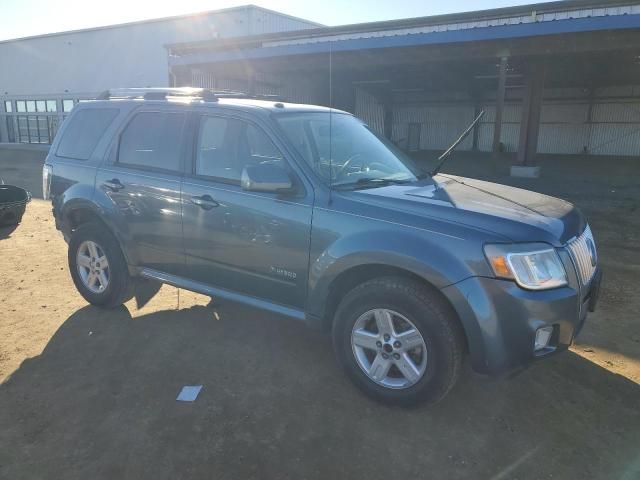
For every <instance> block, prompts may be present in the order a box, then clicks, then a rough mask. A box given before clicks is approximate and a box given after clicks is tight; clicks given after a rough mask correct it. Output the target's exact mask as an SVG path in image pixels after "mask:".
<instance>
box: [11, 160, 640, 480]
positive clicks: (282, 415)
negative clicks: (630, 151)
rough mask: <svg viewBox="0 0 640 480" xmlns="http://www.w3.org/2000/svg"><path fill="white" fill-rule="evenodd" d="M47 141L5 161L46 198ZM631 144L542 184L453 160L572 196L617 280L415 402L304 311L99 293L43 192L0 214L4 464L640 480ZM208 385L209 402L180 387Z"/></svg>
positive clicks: (48, 470)
mask: <svg viewBox="0 0 640 480" xmlns="http://www.w3.org/2000/svg"><path fill="white" fill-rule="evenodd" d="M42 157H43V154H42V153H40V152H36V153H34V152H31V151H25V150H20V151H17V150H7V149H0V176H2V177H4V179H5V181H6V182H7V183H14V184H18V185H24V186H26V187H27V188H29V189H31V190H32V191H33V192H34V194H36V195H39V194H40V188H41V187H40V167H41V163H42ZM634 160H635V161H636V166H634V165H633V164H632V163H629V162H627V163H624V162H622V163H621V164H620V163H617V164H615V165H613V164H612V165H611V166H607V168H606V169H603V168H602V166H601V165H600V166H599V168H596V167H594V165H593V161H591V160H589V159H583V162H582V163H580V159H571V160H566V161H563V162H562V163H560V162H558V161H554V160H553V159H545V160H543V178H541V179H538V180H528V181H524V180H516V179H511V178H509V177H506V176H504V166H503V165H501V164H494V163H491V162H490V161H489V160H486V159H485V161H484V163H482V164H481V163H479V162H478V161H476V160H475V159H474V160H473V161H472V160H470V159H468V158H465V157H464V156H460V157H459V158H457V159H456V160H455V161H453V162H452V163H451V165H450V166H449V167H448V169H449V170H450V171H454V172H458V173H462V172H466V173H467V174H469V175H470V176H481V177H482V176H484V177H486V178H494V179H495V178H498V179H499V180H500V181H503V182H509V183H512V184H517V185H522V186H526V187H528V188H531V189H535V190H539V191H543V192H545V193H550V194H554V195H557V196H561V197H564V198H567V199H569V200H571V201H574V202H575V203H577V204H578V205H579V206H580V207H581V208H582V209H583V210H584V211H585V213H587V215H588V216H589V218H590V221H591V224H592V227H593V230H594V232H595V235H596V238H597V241H598V247H599V251H600V256H601V263H602V265H603V266H604V269H605V275H606V278H605V284H604V291H603V294H602V298H601V303H600V305H599V308H598V311H597V312H596V313H595V314H593V315H592V316H590V317H589V319H588V322H587V324H586V326H585V328H584V330H583V332H582V334H581V336H580V337H579V339H578V342H577V344H576V345H575V346H574V347H572V349H571V351H569V352H567V353H566V354H563V355H559V356H557V357H555V358H553V359H549V360H547V361H545V362H540V363H538V364H536V365H535V366H534V367H532V368H531V369H529V370H527V371H525V372H524V373H522V374H520V375H518V376H516V377H514V378H511V379H501V380H496V379H487V378H484V377H481V376H478V375H475V374H473V373H472V372H470V371H467V372H465V374H464V376H463V378H462V379H461V381H460V383H459V384H458V385H457V387H456V388H455V389H454V390H453V391H452V393H451V394H450V395H449V396H448V397H447V398H446V400H445V401H444V402H442V403H440V404H438V405H435V406H432V407H429V408H417V409H412V410H402V409H396V408H389V407H384V406H381V405H378V404H376V403H374V402H372V401H370V400H368V399H367V398H365V397H363V396H362V395H361V394H359V393H358V392H357V391H356V390H355V388H354V387H352V386H351V384H350V383H349V381H348V380H347V379H346V378H345V377H344V375H343V374H342V373H341V372H340V370H339V369H338V367H337V365H336V363H335V362H334V360H333V354H332V351H331V344H330V340H329V338H328V337H327V336H325V335H323V334H320V333H316V332H313V331H309V330H308V329H306V328H305V327H304V326H303V325H301V324H298V323H296V322H295V321H293V320H288V319H285V318H280V317H278V316H276V315H273V314H269V313H265V312H262V311H258V310H254V309H251V308H248V307H244V306H240V305H237V304H232V303H227V302H214V304H213V305H212V306H208V305H207V304H208V302H209V299H208V298H206V297H202V296H199V295H196V294H192V293H189V292H186V291H180V293H179V295H178V291H177V290H176V289H175V288H172V287H166V286H165V287H163V288H162V289H161V291H160V292H159V294H158V295H156V297H154V298H153V299H152V300H151V302H150V303H149V304H147V305H146V306H145V307H144V308H142V309H137V308H136V305H135V301H132V302H130V303H129V304H127V305H126V307H123V308H120V309H117V310H111V311H106V310H101V309H99V308H95V307H91V306H88V305H87V304H86V303H85V302H84V300H83V299H82V298H81V297H80V295H79V294H78V293H77V292H76V290H75V288H74V287H73V284H72V282H71V279H70V276H69V272H68V268H67V259H66V255H67V254H66V244H65V243H64V241H63V239H62V237H61V236H60V235H59V233H58V232H57V231H56V230H55V227H54V225H53V220H52V217H51V213H50V205H49V204H48V203H47V202H44V201H43V200H40V199H37V198H36V199H34V200H33V201H32V203H31V204H29V206H28V209H27V213H26V215H25V218H24V221H23V223H22V224H21V225H20V226H19V227H18V228H17V229H15V230H7V229H4V230H0V262H1V268H0V381H1V382H2V383H1V384H0V478H2V479H12V480H13V479H38V478H64V479H76V478H77V479H87V478H91V479H99V478H105V479H113V478H118V479H121V478H135V479H140V478H153V479H164V478H215V479H234V480H237V479H254V478H255V479H262V478H278V479H286V478H295V479H321V478H322V479H325V478H348V479H359V478H368V479H378V478H380V479H383V478H384V479H389V478H410V479H413V478H443V479H444V478H446V479H455V478H474V479H549V478H561V479H566V478H570V479H573V478H575V479H587V478H588V479H594V478H595V479H621V480H622V479H624V480H630V479H637V478H640V326H639V324H638V315H637V312H638V311H640V295H639V293H640V292H639V290H640V288H639V287H638V283H640V238H639V237H640V210H638V207H639V205H640V183H639V180H640V163H638V162H637V160H638V159H634ZM474 162H475V163H474ZM589 162H591V163H589ZM576 172H580V176H578V175H577V173H576ZM603 174H606V177H604V179H603V178H602V175H603ZM197 384H202V385H204V388H203V390H202V392H201V393H200V396H199V397H198V399H197V401H196V402H195V403H192V404H186V403H179V402H176V400H175V398H176V395H177V394H178V392H179V390H180V389H181V387H182V386H183V385H197Z"/></svg>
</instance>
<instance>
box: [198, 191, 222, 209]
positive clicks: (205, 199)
mask: <svg viewBox="0 0 640 480" xmlns="http://www.w3.org/2000/svg"><path fill="white" fill-rule="evenodd" d="M191 203H193V204H194V205H198V206H199V207H200V208H202V209H203V210H211V209H212V208H213V207H217V206H218V205H220V204H219V203H218V202H216V201H215V200H214V199H213V198H211V196H210V195H202V196H200V197H191Z"/></svg>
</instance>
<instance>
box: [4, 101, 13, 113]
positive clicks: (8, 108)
mask: <svg viewBox="0 0 640 480" xmlns="http://www.w3.org/2000/svg"><path fill="white" fill-rule="evenodd" d="M4 111H5V112H7V113H11V112H13V105H12V104H11V100H5V102H4Z"/></svg>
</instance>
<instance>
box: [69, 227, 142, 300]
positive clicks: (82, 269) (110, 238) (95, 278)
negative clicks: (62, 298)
mask: <svg viewBox="0 0 640 480" xmlns="http://www.w3.org/2000/svg"><path fill="white" fill-rule="evenodd" d="M68 259H69V271H70V272H71V278H72V279H73V283H74V284H75V286H76V288H77V289H78V292H80V295H82V296H83V297H84V299H85V300H86V301H87V302H89V303H91V304H93V305H97V306H100V307H106V308H114V307H118V306H120V305H122V304H123V303H125V302H127V301H129V300H130V299H131V298H132V297H133V294H134V288H133V286H134V282H133V278H132V277H131V276H130V275H129V269H128V267H127V262H126V260H125V258H124V255H123V254H122V251H121V250H120V245H119V243H118V241H117V240H116V238H115V237H114V235H113V234H112V233H111V232H110V231H109V230H108V229H107V228H106V227H104V226H103V225H101V224H99V223H97V222H90V223H85V224H82V225H80V226H79V227H78V228H77V229H76V230H75V231H74V232H73V234H72V235H71V239H70V241H69V254H68ZM101 262H102V263H101Z"/></svg>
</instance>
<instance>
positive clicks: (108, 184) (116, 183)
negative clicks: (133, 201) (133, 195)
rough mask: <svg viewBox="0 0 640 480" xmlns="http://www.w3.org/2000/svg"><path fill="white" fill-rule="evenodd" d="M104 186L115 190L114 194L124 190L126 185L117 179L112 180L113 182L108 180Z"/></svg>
mask: <svg viewBox="0 0 640 480" xmlns="http://www.w3.org/2000/svg"><path fill="white" fill-rule="evenodd" d="M102 185H104V186H105V187H107V188H108V189H109V190H113V191H114V192H117V191H118V190H122V189H123V188H124V185H123V184H121V183H120V180H118V179H117V178H112V179H111V180H107V181H105V182H103V184H102Z"/></svg>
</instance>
